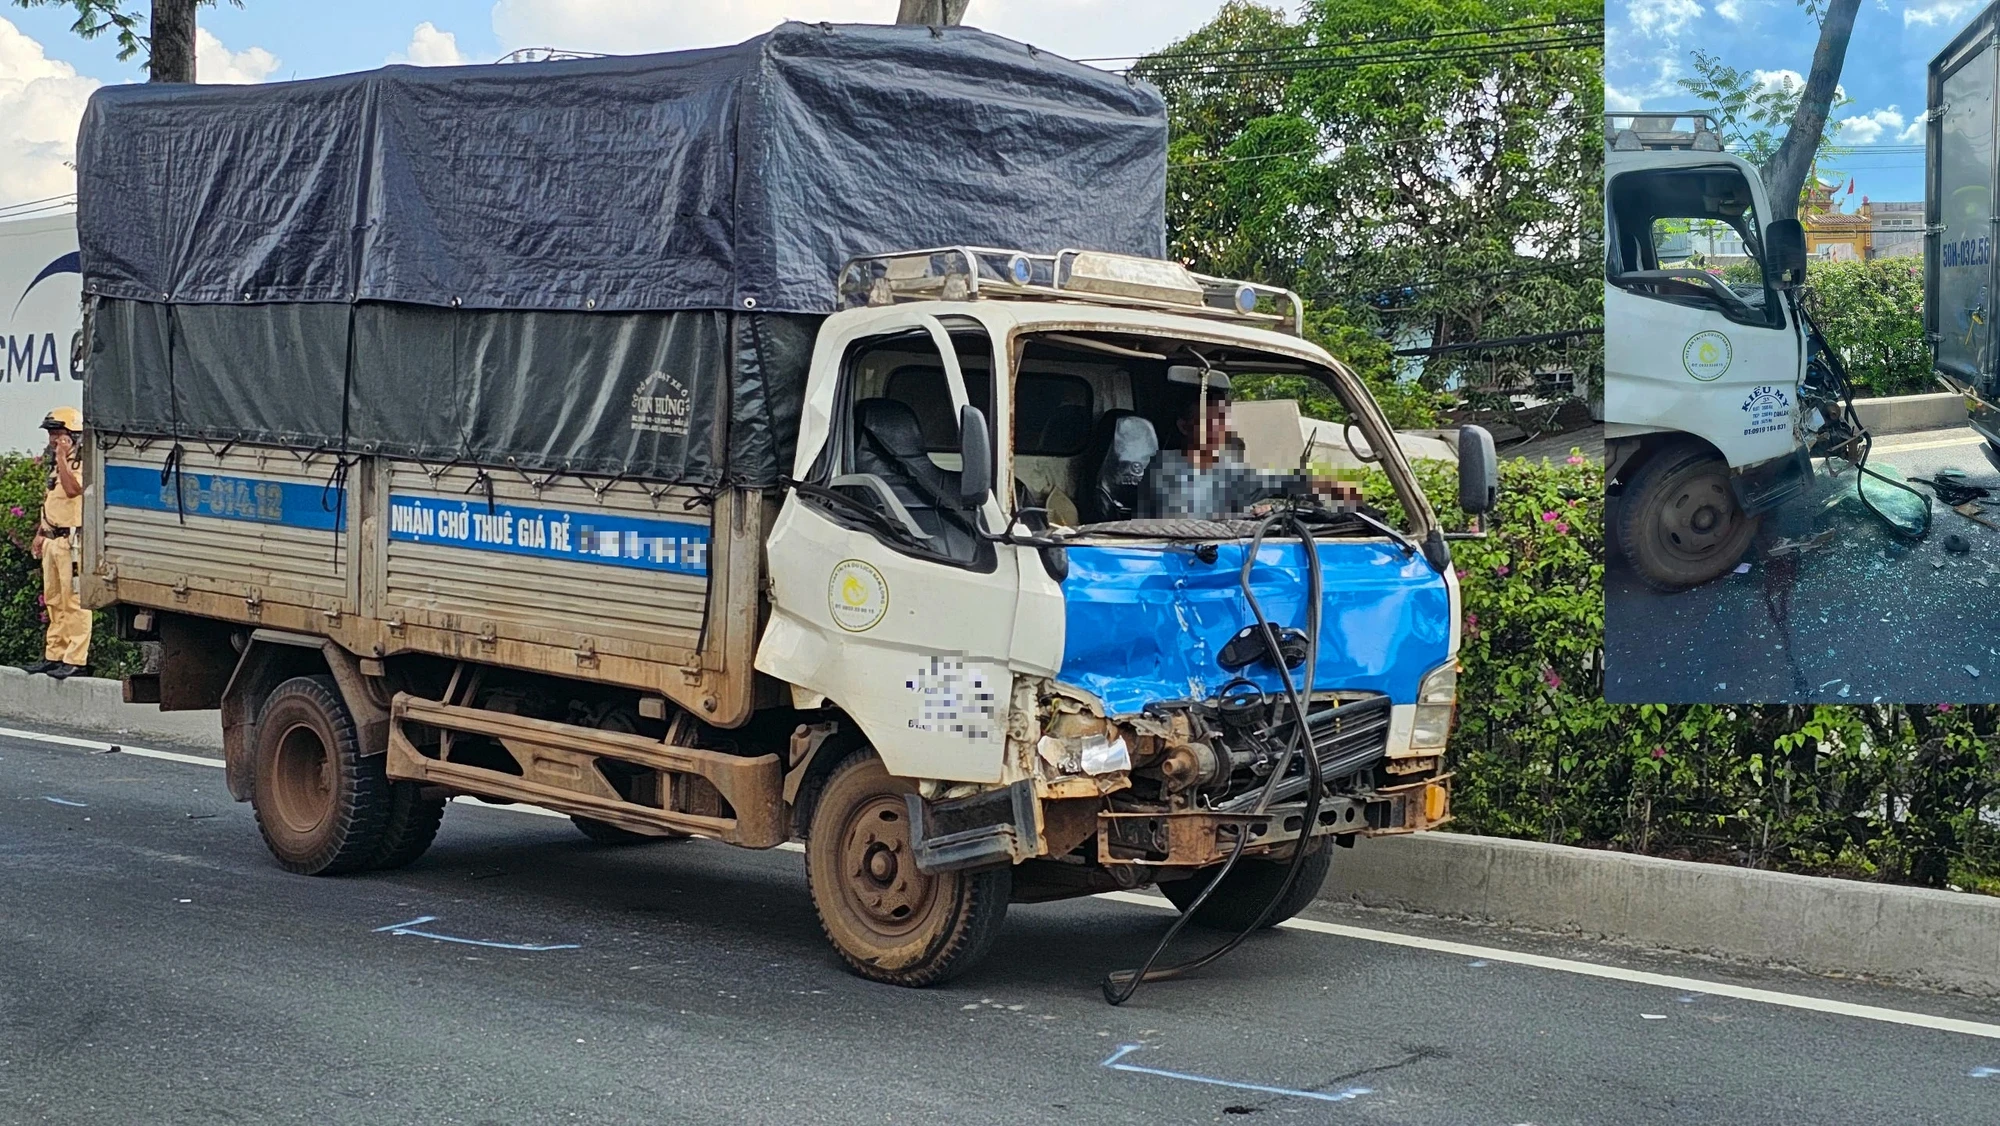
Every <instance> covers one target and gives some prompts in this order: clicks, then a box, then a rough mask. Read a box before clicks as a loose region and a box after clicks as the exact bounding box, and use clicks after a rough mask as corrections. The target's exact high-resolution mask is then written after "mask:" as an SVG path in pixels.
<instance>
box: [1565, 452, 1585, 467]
mask: <svg viewBox="0 0 2000 1126" xmlns="http://www.w3.org/2000/svg"><path fill="white" fill-rule="evenodd" d="M1563 461H1564V462H1565V463H1567V464H1569V465H1582V464H1583V455H1582V454H1571V455H1569V456H1568V457H1566V458H1564V459H1563Z"/></svg>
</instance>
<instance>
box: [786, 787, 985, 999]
mask: <svg viewBox="0 0 2000 1126" xmlns="http://www.w3.org/2000/svg"><path fill="white" fill-rule="evenodd" d="M911 789H912V787H911V785H910V784H909V783H908V782H906V781H904V780H902V779H899V778H893V777H891V776H890V775H889V772H888V771H887V770H886V769H884V768H883V766H882V760H880V759H878V758H876V757H875V755H874V753H873V752H870V751H865V750H864V751H859V752H856V753H855V754H854V755H852V756H851V757H849V758H848V759H847V760H846V761H845V762H843V763H841V764H840V765H839V766H837V767H835V768H834V771H833V773H832V774H831V775H829V776H828V777H827V780H826V784H825V786H823V787H822V788H821V789H820V792H819V799H818V801H817V803H816V804H815V805H814V806H813V811H812V830H811V832H810V834H809V835H808V836H807V837H806V886H807V887H808V888H809V889H810V891H811V892H812V900H813V907H814V908H815V909H817V910H818V912H819V922H820V927H821V929H822V930H824V931H825V932H826V937H827V940H828V941H829V942H831V943H833V948H834V949H835V950H836V951H838V952H839V954H840V957H841V959H842V960H844V961H845V962H846V963H847V965H848V968H849V969H852V970H853V971H854V972H855V973H857V974H860V975H861V976H862V977H865V978H869V979H872V980H874V981H882V982H888V983H889V984H891V985H907V986H918V987H921V986H926V985H936V984H938V983H939V982H943V981H949V980H950V979H952V978H953V977H956V976H958V975H959V974H961V973H963V972H965V971H966V970H967V969H969V968H970V967H971V966H972V965H973V964H974V963H975V962H977V961H979V959H980V958H982V957H984V956H985V955H986V952H987V950H989V949H990V948H991V947H992V945H993V940H994V938H995V937H996V936H998V934H999V933H1000V924H1001V921H1002V920H1004V919H1005V918H1006V917H1007V897H1008V893H1009V892H1010V890H1011V889H1012V886H1013V882H1014V870H1013V869H1012V868H1004V867H1003V868H987V869H984V870H982V871H977V872H963V871H961V872H940V873H936V874H927V873H924V872H920V871H918V870H917V865H916V861H915V859H914V858H913V856H912V855H911V851H910V825H909V818H908V816H907V808H906V806H905V805H904V802H903V795H905V794H907V793H909V792H911Z"/></svg>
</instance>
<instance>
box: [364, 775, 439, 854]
mask: <svg viewBox="0 0 2000 1126" xmlns="http://www.w3.org/2000/svg"><path fill="white" fill-rule="evenodd" d="M389 787H390V790H389V813H388V816H387V817H385V818H384V819H383V822H382V847H381V848H379V849H377V850H376V853H375V856H374V858H373V859H371V860H369V862H368V864H367V867H369V868H372V869H379V870H383V871H387V870H389V869H392V868H403V867H407V866H408V865H410V864H412V863H414V862H415V861H416V859H417V857H419V856H422V855H423V854H424V852H425V851H426V850H428V849H429V848H430V847H431V842H432V841H434V840H436V839H437V834H438V824H439V823H440V822H442V821H443V820H444V806H445V801H446V799H444V798H427V797H424V796H423V792H424V788H423V786H422V785H421V784H419V783H416V782H391V783H389Z"/></svg>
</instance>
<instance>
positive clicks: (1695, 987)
mask: <svg viewBox="0 0 2000 1126" xmlns="http://www.w3.org/2000/svg"><path fill="white" fill-rule="evenodd" d="M0 737H4V738H10V739H27V740H31V741H34V742H40V743H54V744H57V745H59V746H66V747H82V748H84V749H87V750H97V751H102V750H108V749H110V748H111V747H113V746H116V747H117V748H118V749H119V752H120V753H121V754H130V755H138V756H140V757H141V758H157V759H162V760H165V761H167V762H183V763H191V764H193V765H195V766H221V765H222V760H221V759H217V758H206V757H203V756H201V755H184V754H178V753H176V752H174V751H155V750H150V749H148V748H145V747H131V746H127V745H125V744H123V743H115V744H114V743H103V742H98V741H96V740H93V739H76V738H72V737H70V736H67V735H45V734H42V733H41V732H39V731H20V730H16V729H14V728H8V727H0ZM452 801H453V802H457V803H470V804H472V805H479V806H485V807H486V808H487V809H500V810H509V809H511V810H514V811H516V812H520V813H532V814H536V815H538V816H544V817H562V818H567V817H568V816H569V815H568V814H566V813H557V812H556V811H555V810H552V809H544V808H543V807H541V806H538V805H528V804H526V803H516V804H514V805H487V803H485V802H482V801H480V800H478V799H477V798H470V797H464V796H460V797H456V798H453V799H452ZM778 847H779V848H781V849H783V850H785V851H787V852H804V851H805V846H803V845H801V844H799V843H798V842H796V841H786V842H785V843H784V844H781V845H779V846H778ZM1092 898H1095V899H1107V900H1111V901H1113V902H1116V903H1130V904H1134V905H1137V906H1140V907H1149V908H1152V909H1154V910H1166V911H1172V910H1174V909H1175V908H1174V905H1173V904H1171V903H1169V902H1167V900H1166V898H1165V897H1164V896H1156V895H1143V894H1140V893H1138V892H1130V891H1107V892H1103V893H1101V894H1099V895H1096V896H1093V897H1092ZM1278 925H1279V926H1281V927H1284V928H1286V929H1287V930H1299V931H1310V932H1312V933H1314V934H1325V935H1332V936H1334V937H1336V938H1352V939H1357V940H1359V941H1362V942H1375V943H1380V944H1382V945H1385V946H1403V947H1408V948H1410V949H1412V950H1429V951H1432V952H1435V953H1440V954H1455V955H1458V956H1460V957H1466V958H1483V959H1485V960H1487V961H1489V962H1506V963H1509V964H1512V965H1516V966H1531V967H1533V968H1535V969H1541V970H1554V971H1556V972H1558V973H1567V974H1576V975H1578V976H1580V977H1595V978H1602V979H1604V980H1606V981H1623V982H1629V983H1632V984H1635V985H1652V986H1657V987H1659V988H1661V989H1674V990H1679V991H1680V992H1682V993H1702V994H1706V995H1708V996H1711V997H1731V998H1735V999H1736V1000H1739V1001H1755V1002H1758V1003H1759V1004H1764V1005H1776V1006H1778V1007H1779V1008H1786V1009H1802V1010H1805V1011H1807V1012H1815V1013H1828V1014H1831V1015H1834V1016H1845V1017H1855V1018H1857V1019H1860V1020H1872V1021H1877V1022H1879V1023H1882V1024H1901V1025H1907V1026H1909V1027H1912V1028H1929V1029H1934V1030H1936V1031H1939V1032H1956V1033H1959V1034H1960V1035H1963V1036H1979V1037H1984V1038H1986V1039H1989V1040H2000V1025H1996V1024H1984V1023H1981V1022H1979V1021H1973V1020H1960V1019H1958V1018H1956V1017H1940V1016H1932V1015H1931V1014H1929V1013H1912V1012H1906V1011H1904V1010H1902V1009H1885V1008H1882V1007H1880V1006H1878V1005H1857V1004H1854V1003H1852V1002H1849V1001H1831V1000H1828V999H1826V998H1824V997H1808V996H1804V995H1802V994H1797V993H1781V992H1779V991H1778V990H1775V989H1757V988H1753V987H1751V986H1747V985H1731V984H1729V983H1727V982H1720V981H1704V980H1702V979H1700V978H1694V977H1679V976H1677V975H1674V974H1658V973H1653V972H1651V971H1649V970H1634V969H1627V968H1625V967H1623V966H1606V965H1600V964H1598V963H1596V962H1579V961H1576V960H1575V959H1573V958H1552V957H1549V956H1548V955H1545V954H1530V953H1527V952H1525V951H1521V950H1507V949H1503V948H1501V947H1497V946H1475V945H1473V944H1471V943H1468V942H1453V941H1450V940H1449V939H1442V938H1430V937H1427V936H1424V935H1415V934H1403V933H1401V932H1399V931H1383V930H1374V929H1371V928H1368V927H1356V926H1349V925H1347V924H1345V923H1323V922H1320V921H1319V920H1318V919H1287V920H1285V921H1284V922H1282V923H1279V924H1278Z"/></svg>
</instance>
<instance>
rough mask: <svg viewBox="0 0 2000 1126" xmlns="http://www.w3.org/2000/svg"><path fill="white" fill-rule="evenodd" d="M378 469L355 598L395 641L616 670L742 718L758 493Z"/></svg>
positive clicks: (388, 463) (613, 675) (559, 669)
mask: <svg viewBox="0 0 2000 1126" xmlns="http://www.w3.org/2000/svg"><path fill="white" fill-rule="evenodd" d="M374 475H375V485H374V488H373V495H374V496H375V497H376V498H377V499H376V501H375V503H374V504H373V506H372V507H371V508H370V510H369V516H368V521H367V524H366V527H365V534H366V536H367V538H368V541H369V544H370V548H371V560H370V563H369V565H368V567H367V568H366V571H367V576H368V577H367V583H366V592H365V594H364V599H365V601H364V605H365V606H366V607H367V609H368V612H369V614H370V615H371V617H373V618H376V619H379V620H381V621H382V622H384V623H385V624H386V626H387V629H388V631H389V633H390V634H391V640H390V642H389V650H390V651H392V652H393V651H396V650H398V649H416V650H421V651H427V652H440V653H445V654H447V655H451V656H457V657H460V658H462V659H467V660H481V661H493V662H497V663H502V664H509V665H517V666H519V667H527V668H536V669H540V670H543V671H547V672H551V673H555V674H558V675H566V676H580V677H585V678H588V679H603V680H613V681H616V682H619V683H624V684H629V685H631V686H633V687H637V688H641V689H644V690H648V691H654V692H659V693H661V694H663V695H666V696H667V697H669V698H671V699H673V700H675V701H676V702H679V703H681V704H682V705H683V706H685V707H688V708H689V709H690V710H692V711H695V712H696V713H697V714H699V715H701V716H702V717H703V718H704V719H709V720H710V721H711V722H717V723H723V724H733V723H737V722H741V721H742V720H743V719H745V718H748V715H749V708H750V690H751V684H752V677H753V673H752V671H751V667H750V654H751V652H752V647H753V646H754V644H755V629H756V620H757V610H756V598H757V570H758V568H759V567H760V566H761V561H762V556H761V544H760V537H761V535H762V521H761V517H762V511H763V509H762V505H761V504H760V503H757V501H756V500H755V497H754V495H751V496H749V497H747V498H746V499H745V500H744V501H739V500H738V499H737V497H736V494H733V493H731V492H728V491H725V492H723V493H722V494H721V495H719V496H717V497H715V498H714V499H713V500H712V501H711V502H707V503H703V502H700V501H699V500H697V498H698V496H699V494H698V493H697V492H696V491H695V490H693V489H689V488H665V487H661V486H658V485H648V484H643V483H639V482H632V481H614V482H606V481H604V480H602V479H593V480H591V481H589V482H588V483H586V482H585V481H583V480H580V479H578V478H576V477H571V476H560V477H554V478H550V477H531V476H529V475H526V474H522V473H516V472H510V471H488V472H487V473H486V474H483V475H482V473H481V472H480V471H479V470H478V469H474V468H470V467H464V466H451V467H445V468H441V469H440V468H436V467H430V468H426V467H425V466H422V465H419V464H417V463H414V462H404V461H392V460H389V459H381V460H380V461H378V462H377V463H376V466H375V469H374ZM489 490H490V491H489ZM489 496H490V498H491V499H490V502H489V499H488V498H489ZM690 502H694V503H690ZM745 568H748V569H747V570H745ZM739 603H740V605H739Z"/></svg>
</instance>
